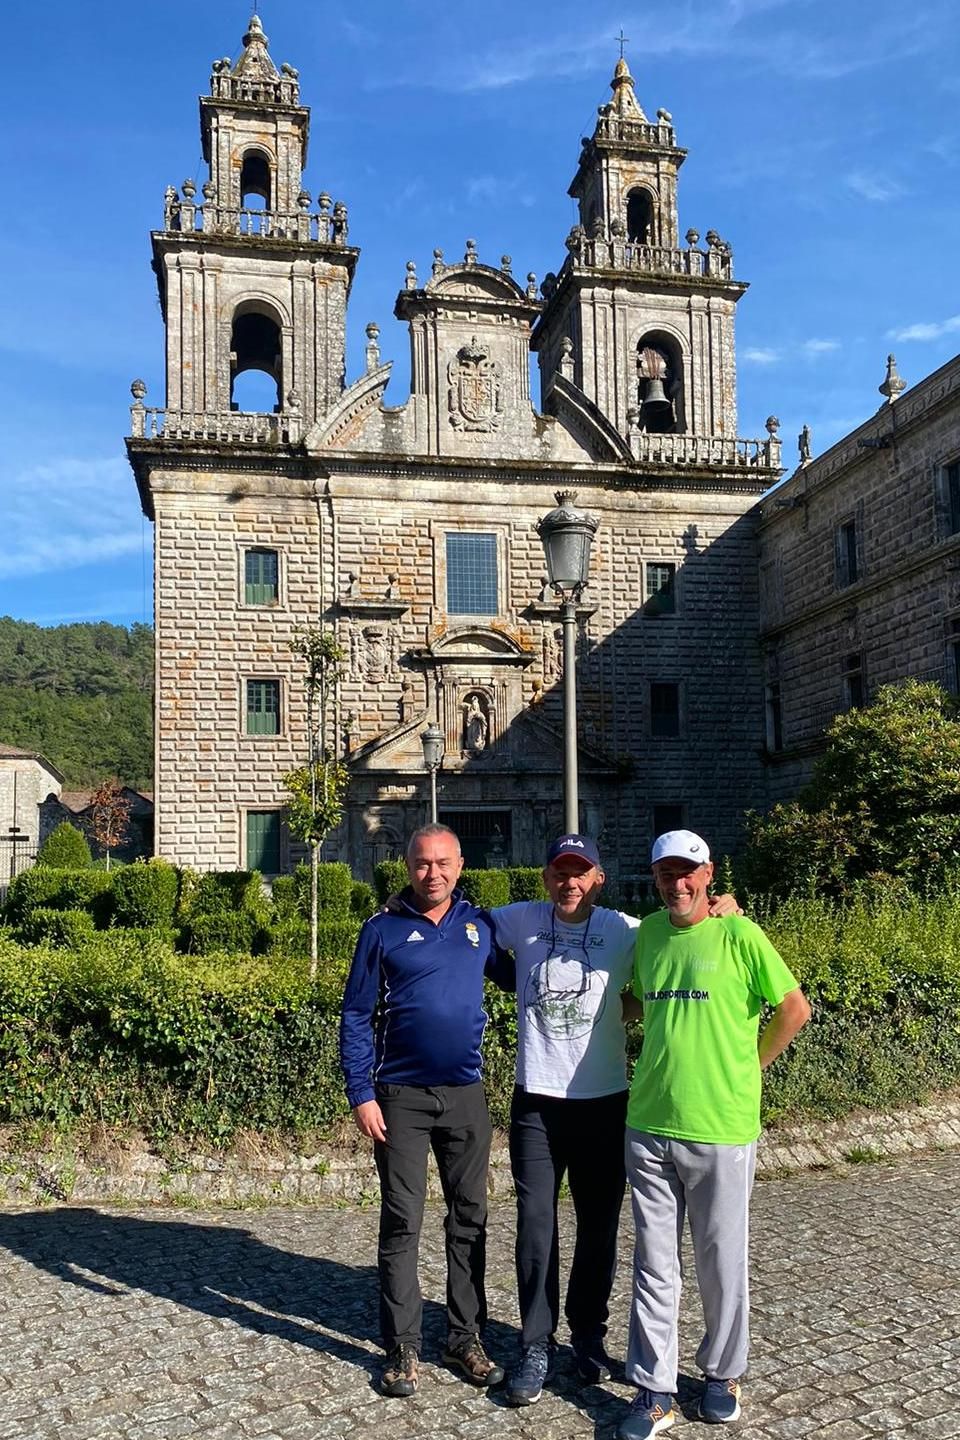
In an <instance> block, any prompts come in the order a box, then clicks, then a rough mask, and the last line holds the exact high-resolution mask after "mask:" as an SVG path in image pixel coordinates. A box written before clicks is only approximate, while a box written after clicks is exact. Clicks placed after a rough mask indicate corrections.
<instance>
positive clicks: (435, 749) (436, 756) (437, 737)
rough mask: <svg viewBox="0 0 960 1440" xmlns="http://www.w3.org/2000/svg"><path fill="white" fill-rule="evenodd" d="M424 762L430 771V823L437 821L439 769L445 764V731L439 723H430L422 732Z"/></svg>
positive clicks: (421, 742)
mask: <svg viewBox="0 0 960 1440" xmlns="http://www.w3.org/2000/svg"><path fill="white" fill-rule="evenodd" d="M420 744H421V745H422V746H423V763H424V765H425V766H426V767H427V770H428V771H429V772H430V824H431V825H436V823H437V771H438V770H439V769H440V766H441V765H442V764H443V731H442V730H441V729H440V726H439V725H428V726H427V728H426V730H423V731H421V733H420Z"/></svg>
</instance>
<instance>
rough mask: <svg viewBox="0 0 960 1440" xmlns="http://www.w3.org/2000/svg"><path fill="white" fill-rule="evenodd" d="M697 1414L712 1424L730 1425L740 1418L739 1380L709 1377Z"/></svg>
mask: <svg viewBox="0 0 960 1440" xmlns="http://www.w3.org/2000/svg"><path fill="white" fill-rule="evenodd" d="M697 1414H698V1415H699V1416H700V1419H701V1420H706V1421H707V1423H708V1424H710V1425H729V1424H730V1422H731V1420H739V1419H740V1382H739V1380H711V1379H709V1378H708V1379H707V1382H706V1384H705V1385H704V1387H703V1394H702V1395H701V1396H700V1404H699V1406H698V1408H697Z"/></svg>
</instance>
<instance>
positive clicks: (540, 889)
mask: <svg viewBox="0 0 960 1440" xmlns="http://www.w3.org/2000/svg"><path fill="white" fill-rule="evenodd" d="M504 874H505V875H506V877H507V883H508V884H509V886H510V903H511V904H513V902H514V901H517V900H546V898H547V892H546V890H545V889H544V886H543V872H542V870H538V869H537V868H536V866H534V865H514V866H513V867H512V868H511V869H509V870H505V871H504Z"/></svg>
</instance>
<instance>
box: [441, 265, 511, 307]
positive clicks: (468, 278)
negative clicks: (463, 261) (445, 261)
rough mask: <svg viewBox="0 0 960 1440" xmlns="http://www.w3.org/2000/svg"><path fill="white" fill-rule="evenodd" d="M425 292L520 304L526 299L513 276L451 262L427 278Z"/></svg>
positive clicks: (486, 268)
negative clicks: (429, 278)
mask: <svg viewBox="0 0 960 1440" xmlns="http://www.w3.org/2000/svg"><path fill="white" fill-rule="evenodd" d="M424 290H425V293H426V294H427V295H435V296H437V297H440V296H443V297H445V298H452V297H458V298H461V299H464V300H484V299H485V300H497V301H501V302H502V301H504V300H508V301H512V302H514V303H517V302H519V303H521V304H523V305H524V307H525V308H528V307H529V304H530V302H529V300H528V298H527V296H526V294H525V293H524V291H523V290H522V289H521V288H520V286H519V285H518V284H517V282H516V281H515V280H514V279H513V277H512V275H507V274H505V273H504V272H503V271H501V270H493V269H491V267H490V266H489V265H456V266H453V265H450V266H447V267H445V268H444V269H443V270H442V271H441V272H440V273H439V274H438V275H435V276H433V278H432V279H431V280H428V281H427V284H426V286H425V287H424Z"/></svg>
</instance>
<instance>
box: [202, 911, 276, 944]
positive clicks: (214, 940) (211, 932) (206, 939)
mask: <svg viewBox="0 0 960 1440" xmlns="http://www.w3.org/2000/svg"><path fill="white" fill-rule="evenodd" d="M265 935H266V932H265V931H264V927H263V926H262V925H261V923H260V919H259V917H258V916H256V915H253V914H251V912H250V911H249V910H234V911H231V910H221V911H218V912H215V913H213V914H210V915H195V916H194V917H193V919H192V920H191V921H190V924H189V926H188V927H187V930H186V932H185V935H184V940H185V949H187V950H188V951H189V952H190V953H191V954H193V955H216V954H219V953H221V952H223V953H225V954H231V955H239V954H246V955H250V954H253V953H259V952H260V951H261V950H262V949H263V946H264V944H265V943H266V938H265Z"/></svg>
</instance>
